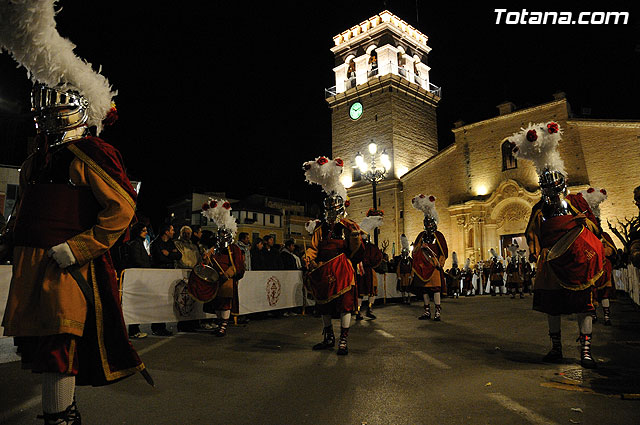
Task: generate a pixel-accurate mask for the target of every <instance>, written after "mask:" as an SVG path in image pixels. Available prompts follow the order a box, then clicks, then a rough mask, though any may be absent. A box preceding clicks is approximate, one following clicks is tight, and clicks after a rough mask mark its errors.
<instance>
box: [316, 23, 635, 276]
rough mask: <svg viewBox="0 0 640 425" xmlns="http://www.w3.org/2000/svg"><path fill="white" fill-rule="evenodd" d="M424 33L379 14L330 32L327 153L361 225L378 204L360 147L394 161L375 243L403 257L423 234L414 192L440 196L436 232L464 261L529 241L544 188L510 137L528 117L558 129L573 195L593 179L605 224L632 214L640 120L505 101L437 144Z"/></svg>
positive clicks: (558, 97) (557, 104)
mask: <svg viewBox="0 0 640 425" xmlns="http://www.w3.org/2000/svg"><path fill="white" fill-rule="evenodd" d="M376 20H377V24H376V25H373V24H372V22H376ZM427 40H428V39H427V37H426V36H424V35H422V34H421V33H419V32H418V31H417V30H415V29H413V28H411V27H410V26H408V25H407V24H406V23H403V21H402V20H400V18H398V17H396V16H394V15H392V14H390V13H389V12H386V11H385V12H383V13H381V14H379V15H376V17H373V18H371V19H370V20H369V21H365V23H363V24H360V25H359V26H356V27H353V28H352V29H350V30H349V31H348V32H345V33H342V34H341V35H338V36H336V37H334V42H335V44H336V45H335V46H334V48H332V51H333V52H334V54H335V57H336V67H335V68H334V71H335V74H336V86H335V87H334V88H332V89H331V90H329V91H328V96H327V102H328V104H329V107H330V108H331V111H332V137H333V138H332V147H333V152H332V155H333V157H340V158H342V159H343V160H344V162H345V176H344V179H343V183H344V184H345V186H347V187H348V194H349V197H350V202H351V206H350V207H349V209H348V212H349V216H350V218H352V219H353V220H355V221H357V222H361V221H362V219H363V218H364V217H365V215H366V212H367V211H368V210H369V209H370V208H372V207H373V204H374V200H373V199H372V196H373V195H372V185H371V183H369V182H368V181H366V180H365V179H363V178H362V176H361V175H360V172H359V171H358V169H357V168H353V167H355V159H354V158H355V157H356V155H357V154H358V153H360V154H361V155H363V156H364V157H365V159H367V156H368V152H366V151H367V146H368V145H369V144H370V143H372V142H373V143H376V144H377V145H378V151H382V150H384V151H385V152H386V154H387V155H388V156H389V160H390V166H389V169H387V170H386V172H387V175H386V178H385V179H384V180H382V181H380V182H379V183H377V190H376V200H375V203H376V207H377V208H378V209H381V210H383V211H384V217H385V218H384V225H383V226H382V228H381V229H380V235H379V238H380V240H381V241H388V242H389V246H390V249H389V250H387V253H388V254H389V255H392V254H396V255H397V254H398V253H399V248H398V247H399V243H400V236H401V235H402V234H403V233H404V234H406V235H407V237H408V238H409V240H413V239H414V238H415V237H416V235H417V234H418V233H419V232H420V231H421V230H422V226H423V225H422V219H423V215H422V213H421V212H420V211H417V210H415V209H414V208H413V207H412V206H411V199H412V198H413V197H414V196H415V195H417V194H420V193H422V194H425V195H433V196H435V197H436V206H437V210H438V215H439V223H438V228H439V230H440V231H442V232H443V233H444V235H445V237H446V238H447V241H448V243H449V251H450V252H451V251H456V252H457V253H458V257H459V258H460V259H461V261H464V260H463V259H466V258H470V259H471V262H472V264H473V263H475V262H477V261H480V260H486V259H488V258H489V256H490V254H489V249H491V248H494V249H496V250H497V251H498V252H500V253H501V254H502V256H503V257H504V256H506V250H505V249H506V246H507V245H509V244H511V243H513V242H514V241H515V242H517V243H518V244H519V245H520V247H521V248H526V243H525V239H524V231H525V228H526V225H527V221H528V218H529V215H530V213H531V208H532V206H533V205H534V204H535V203H536V202H537V201H538V200H539V199H540V192H539V189H538V181H537V174H536V172H535V169H534V167H533V165H532V164H531V163H530V162H528V161H526V160H520V161H518V160H517V159H516V158H514V157H513V156H512V155H511V149H510V147H509V142H508V139H509V137H510V136H511V135H512V134H513V133H516V132H518V131H519V130H520V128H521V127H524V126H526V125H528V124H529V123H530V122H531V123H533V122H543V121H544V122H546V121H555V122H557V123H558V124H559V125H560V127H561V128H562V129H563V138H562V141H561V143H560V145H559V151H560V155H561V157H562V159H563V160H564V162H565V166H566V169H567V173H568V176H567V181H568V185H569V191H570V192H571V193H575V192H577V191H579V190H582V189H586V188H588V187H590V186H593V187H598V188H605V189H606V190H607V193H608V199H607V200H606V201H605V202H603V203H602V204H601V205H600V209H601V218H602V223H603V227H604V228H605V230H607V220H609V221H610V222H611V223H612V224H616V222H617V221H616V220H617V219H621V220H622V219H623V218H624V217H629V218H630V217H632V216H634V215H636V214H637V208H636V207H635V205H633V203H632V199H633V188H634V187H636V186H638V185H640V173H638V170H640V121H615V120H596V119H578V118H574V117H572V114H571V109H570V105H569V103H568V101H567V99H566V98H565V95H564V94H563V93H556V94H554V95H553V100H551V99H550V102H548V103H545V104H542V105H538V106H534V107H529V108H525V109H520V110H516V109H515V105H513V104H512V103H509V102H505V103H504V104H501V105H498V111H499V115H498V116H496V117H494V118H490V119H487V120H483V121H480V122H476V123H472V124H464V123H461V122H459V123H456V124H455V128H454V129H453V133H454V136H455V141H454V143H453V144H452V145H450V146H448V147H446V148H444V149H442V150H440V151H438V149H437V147H438V143H437V131H436V124H435V123H436V107H437V104H438V102H439V100H440V95H441V91H440V89H439V88H438V87H436V86H434V85H433V84H432V83H431V81H430V80H429V76H428V71H429V69H430V68H429V67H428V66H427V65H426V64H427V55H428V53H429V51H430V50H431V49H430V48H429V47H428V46H427V45H426V42H427ZM374 55H376V56H377V58H376V60H372V59H371V57H372V56H374ZM372 64H377V66H378V68H377V72H374V70H373V66H372ZM382 64H388V67H387V68H386V69H383V68H382ZM349 70H351V71H349ZM387 71H388V72H387ZM350 80H351V81H350ZM550 98H551V96H550ZM354 105H355V106H354ZM354 110H355V111H356V113H355V114H354V113H353V112H354ZM614 239H615V238H614ZM616 242H617V243H619V241H616ZM619 246H621V244H619ZM449 265H450V260H449Z"/></svg>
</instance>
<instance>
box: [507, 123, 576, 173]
mask: <svg viewBox="0 0 640 425" xmlns="http://www.w3.org/2000/svg"><path fill="white" fill-rule="evenodd" d="M527 137H529V138H527ZM534 139H535V140H534ZM561 139H562V129H561V128H560V126H559V125H558V124H557V123H555V122H553V121H549V122H546V123H544V122H540V123H536V124H531V123H529V126H528V127H526V128H522V129H521V130H520V131H519V132H517V133H514V134H513V135H512V136H511V137H510V138H509V141H510V142H512V143H514V144H515V147H514V148H513V154H514V156H516V157H517V158H522V159H527V160H529V161H532V162H533V165H534V166H535V167H536V172H537V173H538V174H542V172H543V171H545V170H549V171H559V172H560V173H562V174H564V175H565V176H566V172H565V169H564V161H563V160H562V158H561V157H560V153H559V152H558V143H559V142H560V140H561Z"/></svg>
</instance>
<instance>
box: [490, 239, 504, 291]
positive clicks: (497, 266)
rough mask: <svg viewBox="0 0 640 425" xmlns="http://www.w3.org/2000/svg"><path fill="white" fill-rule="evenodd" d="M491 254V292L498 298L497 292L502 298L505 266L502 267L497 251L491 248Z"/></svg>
mask: <svg viewBox="0 0 640 425" xmlns="http://www.w3.org/2000/svg"><path fill="white" fill-rule="evenodd" d="M489 252H490V253H491V266H490V267H489V269H490V270H489V281H490V283H491V287H490V288H489V291H490V292H491V296H494V297H495V296H496V292H499V293H500V296H502V287H503V286H504V266H503V265H502V260H501V259H500V258H499V257H498V254H497V253H496V251H495V249H493V248H491V249H490V250H489Z"/></svg>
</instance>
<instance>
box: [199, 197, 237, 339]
mask: <svg viewBox="0 0 640 425" xmlns="http://www.w3.org/2000/svg"><path fill="white" fill-rule="evenodd" d="M202 215H203V216H205V217H207V218H208V219H210V220H213V222H214V223H215V224H216V226H217V227H218V232H217V234H216V235H215V237H214V238H213V246H212V247H210V248H209V249H208V250H207V251H205V253H204V255H203V262H204V263H205V265H206V266H207V267H210V268H211V269H212V270H213V271H214V272H215V273H214V275H215V276H217V279H218V280H217V282H216V286H215V288H216V289H217V292H215V291H214V290H213V289H211V287H210V286H209V285H207V284H206V282H203V281H202V280H199V281H197V284H195V285H194V280H193V279H189V291H190V293H192V294H194V295H195V296H194V297H195V298H196V299H197V300H199V301H205V300H206V298H208V297H211V298H210V301H208V302H206V303H205V304H204V305H203V306H202V310H203V311H204V312H205V313H215V314H216V316H217V319H218V327H217V328H216V329H215V330H214V331H213V335H215V336H218V337H223V336H226V335H227V327H228V325H229V319H230V318H231V313H232V311H233V313H234V314H237V313H238V282H239V281H240V279H242V277H243V276H244V271H245V270H244V255H243V253H242V250H241V249H240V248H239V247H238V245H236V244H234V243H233V238H234V235H235V234H236V231H237V229H238V226H237V224H236V218H235V217H234V216H232V215H231V204H230V203H229V202H228V201H226V200H224V199H209V201H208V202H206V203H205V204H204V205H202ZM192 273H196V275H197V274H198V270H196V269H194V270H193V271H192ZM212 280H214V281H215V280H216V279H215V278H213V279H212ZM210 283H211V282H210Z"/></svg>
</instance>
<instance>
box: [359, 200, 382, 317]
mask: <svg viewBox="0 0 640 425" xmlns="http://www.w3.org/2000/svg"><path fill="white" fill-rule="evenodd" d="M381 225H382V211H373V210H369V211H368V212H367V216H366V217H365V218H364V220H363V221H362V223H360V229H362V231H363V244H364V258H363V259H362V261H361V262H360V263H359V264H358V269H357V270H358V273H357V282H358V312H357V313H356V320H362V316H361V315H360V308H361V306H362V302H363V299H364V297H365V296H366V297H367V311H366V313H365V316H367V317H368V318H370V319H375V318H376V316H375V315H374V314H373V312H372V311H371V310H372V309H373V303H374V302H375V298H376V296H377V295H378V275H377V273H376V272H375V270H374V269H375V268H376V267H378V266H379V265H380V263H382V251H380V249H379V248H378V247H377V246H375V245H374V244H373V243H372V242H371V236H370V235H371V234H372V233H373V232H374V231H375V229H377V228H378V227H380V226H381Z"/></svg>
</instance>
